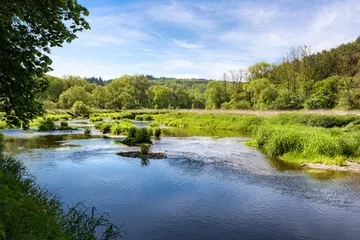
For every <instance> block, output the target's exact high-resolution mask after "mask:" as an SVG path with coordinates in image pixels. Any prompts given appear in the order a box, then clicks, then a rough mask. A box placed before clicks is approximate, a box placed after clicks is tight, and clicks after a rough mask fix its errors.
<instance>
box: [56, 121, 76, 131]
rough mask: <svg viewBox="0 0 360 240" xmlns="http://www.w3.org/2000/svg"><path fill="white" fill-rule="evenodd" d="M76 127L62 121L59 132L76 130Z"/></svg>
mask: <svg viewBox="0 0 360 240" xmlns="http://www.w3.org/2000/svg"><path fill="white" fill-rule="evenodd" d="M76 129H77V128H75V127H70V126H69V123H68V122H65V121H62V122H60V127H58V128H57V130H62V131H64V130H76Z"/></svg>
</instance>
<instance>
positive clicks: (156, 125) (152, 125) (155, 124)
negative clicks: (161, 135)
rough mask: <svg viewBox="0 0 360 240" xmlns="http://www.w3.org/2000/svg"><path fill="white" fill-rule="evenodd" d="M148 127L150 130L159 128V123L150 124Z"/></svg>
mask: <svg viewBox="0 0 360 240" xmlns="http://www.w3.org/2000/svg"><path fill="white" fill-rule="evenodd" d="M149 127H151V128H156V127H160V123H158V122H151V123H150V125H149Z"/></svg>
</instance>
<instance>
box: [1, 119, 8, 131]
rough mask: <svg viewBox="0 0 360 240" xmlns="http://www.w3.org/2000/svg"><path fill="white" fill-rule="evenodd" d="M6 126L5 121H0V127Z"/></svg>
mask: <svg viewBox="0 0 360 240" xmlns="http://www.w3.org/2000/svg"><path fill="white" fill-rule="evenodd" d="M5 128H7V123H6V122H5V121H0V129H5Z"/></svg>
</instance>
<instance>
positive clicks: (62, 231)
mask: <svg viewBox="0 0 360 240" xmlns="http://www.w3.org/2000/svg"><path fill="white" fill-rule="evenodd" d="M3 146H4V144H3V137H2V135H1V134H0V216H1V217H0V239H8V240H11V239H14V240H15V239H59V240H60V239H61V240H66V239H68V240H70V239H72V240H83V239H118V238H120V237H121V234H122V230H121V228H119V227H117V226H116V225H114V224H112V223H111V222H110V220H109V218H108V217H107V215H103V214H97V213H96V210H95V208H93V209H92V210H88V209H86V207H85V206H84V205H82V204H81V203H79V204H77V205H76V206H74V207H70V208H69V209H68V210H67V211H65V210H64V208H63V207H62V205H61V202H60V200H59V199H58V197H57V196H56V195H55V194H53V193H51V192H49V191H48V190H47V189H44V188H40V187H39V186H38V185H37V184H36V182H35V179H34V178H33V176H32V175H30V174H29V172H28V171H27V169H26V168H25V167H24V166H23V164H22V163H21V162H20V161H18V160H16V159H14V158H12V157H9V156H6V155H4V154H3V153H1V152H2V147H3ZM102 230H105V231H104V232H103V233H101V232H102Z"/></svg>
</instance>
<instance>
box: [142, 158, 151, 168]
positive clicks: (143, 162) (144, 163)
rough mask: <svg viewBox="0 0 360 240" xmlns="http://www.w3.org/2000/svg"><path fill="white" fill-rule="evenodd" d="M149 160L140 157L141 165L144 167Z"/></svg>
mask: <svg viewBox="0 0 360 240" xmlns="http://www.w3.org/2000/svg"><path fill="white" fill-rule="evenodd" d="M149 163H150V161H149V159H147V158H141V166H143V167H145V166H147V165H149Z"/></svg>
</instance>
